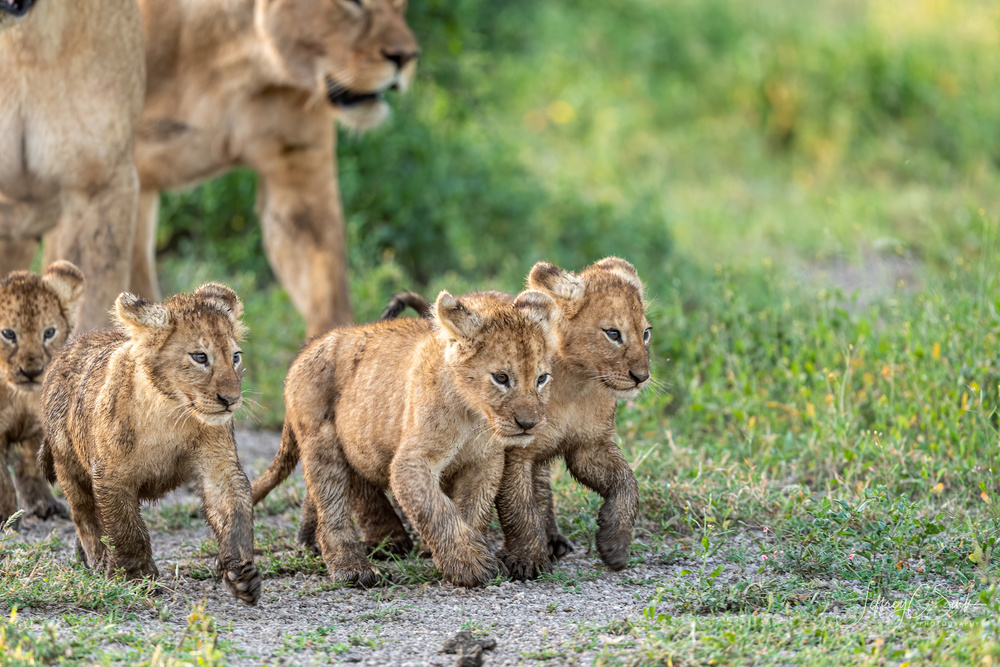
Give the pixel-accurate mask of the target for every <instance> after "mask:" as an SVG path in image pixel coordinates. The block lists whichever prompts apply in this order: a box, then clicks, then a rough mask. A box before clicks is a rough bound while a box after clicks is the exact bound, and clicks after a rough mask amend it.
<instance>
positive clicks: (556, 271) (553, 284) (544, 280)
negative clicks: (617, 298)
mask: <svg viewBox="0 0 1000 667" xmlns="http://www.w3.org/2000/svg"><path fill="white" fill-rule="evenodd" d="M528 289H531V290H539V291H541V292H545V293H546V294H548V295H549V296H551V297H553V298H554V299H556V300H557V302H558V304H559V309H560V310H562V312H563V315H565V316H566V317H573V316H574V315H576V313H577V312H578V311H579V310H580V307H581V306H583V297H584V294H585V293H586V291H587V288H586V286H585V285H584V283H583V280H581V279H580V277H579V276H576V275H574V274H572V273H570V272H569V271H566V270H564V269H560V268H559V267H558V266H556V265H555V264H549V263H548V262H538V263H537V264H535V265H534V266H533V267H531V272H530V273H529V274H528Z"/></svg>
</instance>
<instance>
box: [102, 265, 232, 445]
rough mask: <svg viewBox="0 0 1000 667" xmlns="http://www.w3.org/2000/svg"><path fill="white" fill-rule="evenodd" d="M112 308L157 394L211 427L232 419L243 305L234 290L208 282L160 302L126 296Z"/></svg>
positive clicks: (130, 295)
mask: <svg viewBox="0 0 1000 667" xmlns="http://www.w3.org/2000/svg"><path fill="white" fill-rule="evenodd" d="M115 308H116V312H117V316H118V320H119V322H120V324H121V325H122V326H123V328H125V329H126V330H127V331H128V332H129V335H130V338H132V339H133V340H134V341H135V343H136V345H137V349H138V350H139V352H140V354H139V355H138V356H139V358H140V360H141V361H140V363H141V364H142V365H144V366H145V367H146V370H147V373H148V376H149V378H150V380H151V382H152V384H153V385H154V386H155V387H156V388H157V389H158V390H159V391H160V392H161V393H163V394H165V395H167V396H169V397H170V398H172V399H174V400H175V401H177V402H178V403H179V404H181V405H182V406H184V407H185V408H186V409H187V410H188V412H189V414H191V415H192V416H193V417H195V418H196V419H199V420H200V421H202V422H204V423H206V424H209V425H211V426H221V425H223V424H225V423H227V422H228V421H229V420H230V419H232V417H233V414H234V413H235V412H236V411H237V410H238V409H239V408H240V406H242V405H243V394H242V387H243V353H242V351H241V350H240V339H241V338H242V334H243V325H242V323H241V322H240V319H239V318H240V316H241V315H242V312H243V306H242V304H241V303H240V301H239V299H238V298H237V297H236V293H235V292H233V291H232V290H230V289H229V288H228V287H226V286H224V285H219V284H215V283H208V284H206V285H202V286H201V287H199V288H198V290H197V291H195V292H194V294H191V295H185V294H180V295H177V296H173V297H171V298H169V299H167V300H166V301H164V302H163V303H162V304H155V303H149V302H148V301H145V300H143V299H140V298H139V297H136V296H134V295H132V294H128V293H125V294H122V295H121V296H119V297H118V301H117V302H116V304H115Z"/></svg>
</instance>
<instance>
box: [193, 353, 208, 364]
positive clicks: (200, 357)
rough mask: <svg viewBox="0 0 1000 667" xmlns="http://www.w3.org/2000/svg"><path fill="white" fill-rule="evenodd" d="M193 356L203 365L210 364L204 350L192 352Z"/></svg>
mask: <svg viewBox="0 0 1000 667" xmlns="http://www.w3.org/2000/svg"><path fill="white" fill-rule="evenodd" d="M191 358H192V359H194V360H195V362H197V363H199V364H201V365H203V366H208V355H207V354H205V353H204V352H192V353H191Z"/></svg>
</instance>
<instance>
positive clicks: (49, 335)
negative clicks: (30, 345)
mask: <svg viewBox="0 0 1000 667" xmlns="http://www.w3.org/2000/svg"><path fill="white" fill-rule="evenodd" d="M55 337H56V330H55V329H53V328H52V327H49V328H48V329H46V330H45V332H44V333H43V334H42V338H44V339H45V340H52V339H53V338H55Z"/></svg>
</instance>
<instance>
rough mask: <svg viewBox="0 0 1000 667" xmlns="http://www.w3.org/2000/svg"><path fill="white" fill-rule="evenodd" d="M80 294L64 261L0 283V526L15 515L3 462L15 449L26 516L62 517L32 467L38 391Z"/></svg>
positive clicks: (75, 272)
mask: <svg viewBox="0 0 1000 667" xmlns="http://www.w3.org/2000/svg"><path fill="white" fill-rule="evenodd" d="M82 294H83V274H82V273H80V270H79V269H77V268H76V267H75V266H73V265H72V264H70V263H69V262H66V261H59V262H54V263H53V264H52V265H51V266H49V268H48V270H46V271H45V273H44V274H42V276H41V277H39V276H36V275H34V274H31V273H28V272H27V271H14V272H12V273H10V274H8V275H7V277H6V278H4V279H3V280H0V369H2V370H3V376H4V380H5V382H3V383H0V526H2V525H3V524H4V522H6V521H7V519H8V518H9V517H10V516H11V515H12V514H13V513H14V512H15V511H16V510H17V497H16V494H15V492H14V485H13V484H12V483H11V480H10V476H9V475H8V474H7V466H6V464H5V459H6V457H7V455H8V452H9V450H10V449H11V445H12V444H14V443H20V444H21V451H20V455H19V456H17V457H16V459H15V462H14V472H15V479H16V482H17V491H18V492H19V493H20V495H21V506H22V507H23V508H24V510H25V514H26V515H27V516H37V517H40V518H43V519H45V518H48V517H50V516H52V515H53V514H58V515H60V516H64V517H68V516H69V514H68V513H67V512H66V510H65V508H63V506H62V505H60V504H59V502H58V501H56V499H55V498H53V497H52V492H51V491H50V490H49V485H48V484H47V483H46V482H45V480H44V479H43V478H42V475H41V472H40V471H39V470H38V466H37V463H36V460H37V457H38V447H39V445H41V442H42V424H41V420H40V419H39V415H38V390H39V389H41V386H42V384H41V382H42V374H43V373H44V372H45V369H46V367H47V366H48V365H49V360H50V359H52V355H54V354H55V353H56V351H57V350H58V349H59V348H61V347H62V346H63V345H64V344H65V343H66V339H67V338H69V335H70V333H71V332H72V331H73V325H74V321H73V313H74V312H75V310H76V304H77V302H78V301H79V299H80V296H81V295H82Z"/></svg>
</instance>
